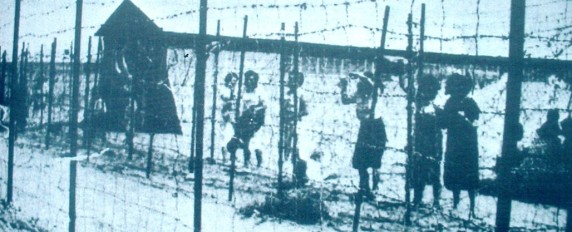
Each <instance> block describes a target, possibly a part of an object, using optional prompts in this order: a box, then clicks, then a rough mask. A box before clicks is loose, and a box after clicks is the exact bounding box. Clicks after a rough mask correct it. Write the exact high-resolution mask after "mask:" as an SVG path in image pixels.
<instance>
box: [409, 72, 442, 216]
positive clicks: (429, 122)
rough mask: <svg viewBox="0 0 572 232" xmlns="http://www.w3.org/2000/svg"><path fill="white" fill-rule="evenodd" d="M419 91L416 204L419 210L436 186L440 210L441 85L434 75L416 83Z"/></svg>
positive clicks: (413, 177) (414, 162)
mask: <svg viewBox="0 0 572 232" xmlns="http://www.w3.org/2000/svg"><path fill="white" fill-rule="evenodd" d="M417 83H418V90H417V95H416V99H415V100H416V104H417V107H418V113H417V114H416V115H415V130H414V136H415V152H414V154H413V157H412V159H411V162H412V165H411V166H412V167H413V168H412V175H411V183H412V187H413V190H414V195H413V204H414V205H415V206H416V207H417V206H419V205H420V204H421V201H422V199H423V190H425V185H432V186H433V206H434V207H437V208H439V207H440V205H439V198H440V195H441V160H442V155H443V145H442V144H443V134H442V133H441V129H440V128H439V127H438V125H437V116H436V115H437V112H440V111H442V109H441V108H439V107H438V106H436V105H435V104H433V100H435V97H436V96H437V93H438V92H439V89H440V88H441V84H440V83H439V80H437V78H435V77H434V76H424V77H422V78H421V79H419V80H418V81H417Z"/></svg>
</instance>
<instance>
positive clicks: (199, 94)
mask: <svg viewBox="0 0 572 232" xmlns="http://www.w3.org/2000/svg"><path fill="white" fill-rule="evenodd" d="M207 42H208V41H207V0H201V5H200V16H199V37H198V40H197V42H196V44H197V47H196V49H195V52H196V56H197V62H196V65H195V67H196V68H195V92H194V99H193V100H194V105H195V106H196V108H195V110H196V112H197V131H196V132H197V135H196V136H197V137H196V138H197V142H196V147H195V149H196V155H197V157H196V159H195V185H194V191H195V209H194V221H193V222H194V231H195V232H200V231H201V217H202V197H203V133H204V126H205V125H204V118H205V76H206V67H207V54H206V45H207Z"/></svg>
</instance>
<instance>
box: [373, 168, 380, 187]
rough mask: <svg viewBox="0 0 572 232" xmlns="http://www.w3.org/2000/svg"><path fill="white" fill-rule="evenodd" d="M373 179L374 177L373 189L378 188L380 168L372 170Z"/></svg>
mask: <svg viewBox="0 0 572 232" xmlns="http://www.w3.org/2000/svg"><path fill="white" fill-rule="evenodd" d="M372 179H373V185H372V189H373V190H377V189H378V185H379V180H380V179H379V170H378V169H373V171H372Z"/></svg>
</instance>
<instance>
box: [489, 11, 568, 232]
mask: <svg viewBox="0 0 572 232" xmlns="http://www.w3.org/2000/svg"><path fill="white" fill-rule="evenodd" d="M525 2H526V1H524V0H512V1H511V13H510V33H509V58H508V59H509V67H508V80H507V83H506V109H505V117H504V133H503V144H502V157H501V160H503V161H502V162H501V164H502V165H500V166H499V167H500V170H499V175H498V178H499V179H498V184H499V186H500V188H499V189H500V192H499V196H498V201H497V214H496V221H495V224H496V231H498V232H504V231H509V229H510V211H511V201H512V199H511V195H510V189H511V182H510V178H509V175H510V166H509V165H508V164H509V163H512V162H507V161H509V160H511V159H512V158H513V157H514V156H515V155H516V152H517V147H516V145H517V142H518V139H517V133H518V132H517V131H516V128H517V126H516V125H518V123H519V117H520V97H521V88H522V79H523V59H524V48H523V47H524V22H525V8H526V3H525ZM568 227H570V225H568Z"/></svg>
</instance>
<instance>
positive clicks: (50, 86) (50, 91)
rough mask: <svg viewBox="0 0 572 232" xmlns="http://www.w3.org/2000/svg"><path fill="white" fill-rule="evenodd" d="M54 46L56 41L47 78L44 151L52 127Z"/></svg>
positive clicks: (53, 43)
mask: <svg viewBox="0 0 572 232" xmlns="http://www.w3.org/2000/svg"><path fill="white" fill-rule="evenodd" d="M56 46H57V39H56V38H54V42H52V52H51V55H50V71H49V72H50V74H49V77H48V119H47V120H48V122H47V125H46V144H45V145H46V149H48V148H50V127H51V126H52V104H53V101H54V82H55V78H56Z"/></svg>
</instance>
